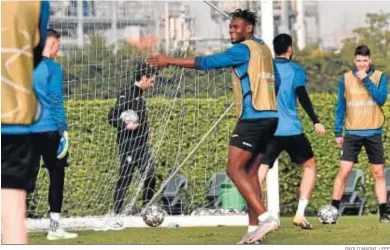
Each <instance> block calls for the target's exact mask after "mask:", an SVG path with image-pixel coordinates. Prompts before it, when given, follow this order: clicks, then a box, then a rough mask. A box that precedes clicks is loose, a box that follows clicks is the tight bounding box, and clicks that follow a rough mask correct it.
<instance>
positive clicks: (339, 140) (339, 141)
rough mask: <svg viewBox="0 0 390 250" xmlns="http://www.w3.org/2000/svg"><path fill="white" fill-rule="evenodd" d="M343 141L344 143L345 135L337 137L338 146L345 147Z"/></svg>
mask: <svg viewBox="0 0 390 250" xmlns="http://www.w3.org/2000/svg"><path fill="white" fill-rule="evenodd" d="M343 143H344V138H343V137H337V138H336V144H337V147H339V148H343Z"/></svg>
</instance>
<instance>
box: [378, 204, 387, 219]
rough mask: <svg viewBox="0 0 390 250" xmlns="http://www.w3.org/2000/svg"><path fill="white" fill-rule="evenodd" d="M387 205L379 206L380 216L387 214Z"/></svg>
mask: <svg viewBox="0 0 390 250" xmlns="http://www.w3.org/2000/svg"><path fill="white" fill-rule="evenodd" d="M386 205H387V204H386V203H382V204H379V216H383V215H384V214H385V213H386Z"/></svg>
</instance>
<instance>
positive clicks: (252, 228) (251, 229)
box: [248, 225, 257, 233]
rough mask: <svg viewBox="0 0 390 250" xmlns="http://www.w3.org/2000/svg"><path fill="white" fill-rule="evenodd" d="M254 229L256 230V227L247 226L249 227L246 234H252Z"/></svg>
mask: <svg viewBox="0 0 390 250" xmlns="http://www.w3.org/2000/svg"><path fill="white" fill-rule="evenodd" d="M256 229H257V226H252V225H249V226H248V233H252V232H253V231H255V230H256Z"/></svg>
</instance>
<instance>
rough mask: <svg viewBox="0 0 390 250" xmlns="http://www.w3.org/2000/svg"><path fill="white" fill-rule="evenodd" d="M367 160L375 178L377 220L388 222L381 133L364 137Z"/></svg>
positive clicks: (389, 215)
mask: <svg viewBox="0 0 390 250" xmlns="http://www.w3.org/2000/svg"><path fill="white" fill-rule="evenodd" d="M364 147H365V149H366V152H367V155H368V160H369V162H370V163H371V164H372V168H371V172H372V174H373V176H374V179H375V194H376V198H377V202H378V206H379V221H380V222H384V221H387V222H390V214H389V212H388V211H386V210H387V188H386V180H385V170H384V164H385V154H384V149H383V142H382V136H381V135H374V136H369V137H366V140H365V142H364Z"/></svg>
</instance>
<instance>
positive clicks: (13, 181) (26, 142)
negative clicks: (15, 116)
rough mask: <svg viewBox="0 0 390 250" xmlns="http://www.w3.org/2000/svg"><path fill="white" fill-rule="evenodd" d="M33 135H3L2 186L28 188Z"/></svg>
mask: <svg viewBox="0 0 390 250" xmlns="http://www.w3.org/2000/svg"><path fill="white" fill-rule="evenodd" d="M31 155H32V138H31V135H4V134H2V135H1V188H12V189H22V190H26V189H27V181H28V178H29V175H30V172H31V171H30V170H31V169H30V162H31Z"/></svg>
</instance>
